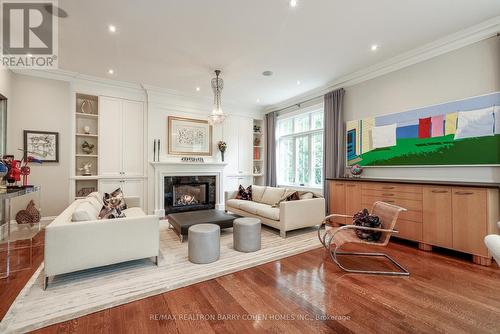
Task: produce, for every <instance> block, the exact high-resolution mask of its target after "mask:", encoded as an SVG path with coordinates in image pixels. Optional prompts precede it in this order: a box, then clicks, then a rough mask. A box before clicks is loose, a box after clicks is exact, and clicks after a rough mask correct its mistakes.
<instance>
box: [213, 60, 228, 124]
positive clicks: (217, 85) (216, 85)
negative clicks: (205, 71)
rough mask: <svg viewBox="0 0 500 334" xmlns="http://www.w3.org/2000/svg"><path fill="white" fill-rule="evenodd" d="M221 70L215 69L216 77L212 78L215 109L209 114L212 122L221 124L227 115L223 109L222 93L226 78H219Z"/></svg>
mask: <svg viewBox="0 0 500 334" xmlns="http://www.w3.org/2000/svg"><path fill="white" fill-rule="evenodd" d="M220 72H221V71H220V70H215V78H213V79H212V82H211V83H212V90H213V92H214V109H213V110H212V114H211V115H210V116H209V121H210V124H220V123H222V122H224V120H225V119H226V115H225V114H224V112H223V111H222V107H221V104H222V100H221V93H222V89H223V88H224V80H222V79H221V78H219V75H220Z"/></svg>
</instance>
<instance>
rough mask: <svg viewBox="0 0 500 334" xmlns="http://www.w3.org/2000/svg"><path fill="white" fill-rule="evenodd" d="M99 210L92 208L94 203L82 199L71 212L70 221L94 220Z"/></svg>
mask: <svg viewBox="0 0 500 334" xmlns="http://www.w3.org/2000/svg"><path fill="white" fill-rule="evenodd" d="M98 215H99V211H98V210H96V209H95V208H94V205H92V203H90V202H89V201H87V200H82V201H81V202H80V203H79V204H78V205H77V206H76V207H75V210H74V211H73V213H72V214H71V221H74V222H83V221H90V220H96V219H97V216H98Z"/></svg>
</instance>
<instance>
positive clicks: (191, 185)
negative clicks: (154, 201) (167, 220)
mask: <svg viewBox="0 0 500 334" xmlns="http://www.w3.org/2000/svg"><path fill="white" fill-rule="evenodd" d="M216 181H217V180H216V176H215V175H200V176H165V177H164V207H165V214H169V213H174V212H186V211H194V210H207V209H214V208H215V202H216V194H217V187H216Z"/></svg>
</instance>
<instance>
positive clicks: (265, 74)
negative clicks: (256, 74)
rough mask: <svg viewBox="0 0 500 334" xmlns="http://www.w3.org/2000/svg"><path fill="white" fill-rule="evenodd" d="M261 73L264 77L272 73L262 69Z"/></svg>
mask: <svg viewBox="0 0 500 334" xmlns="http://www.w3.org/2000/svg"><path fill="white" fill-rule="evenodd" d="M262 75H263V76H265V77H270V76H271V75H273V71H264V72H262Z"/></svg>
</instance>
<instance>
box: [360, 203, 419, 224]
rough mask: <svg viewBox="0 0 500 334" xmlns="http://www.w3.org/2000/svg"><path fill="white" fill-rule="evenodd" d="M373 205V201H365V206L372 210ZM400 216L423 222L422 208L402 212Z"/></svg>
mask: <svg viewBox="0 0 500 334" xmlns="http://www.w3.org/2000/svg"><path fill="white" fill-rule="evenodd" d="M372 206H373V202H366V201H364V202H363V208H367V209H368V210H371V208H372ZM399 217H401V219H404V220H410V221H413V222H417V223H421V222H422V211H420V210H409V209H408V211H405V212H401V213H400V214H399Z"/></svg>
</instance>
